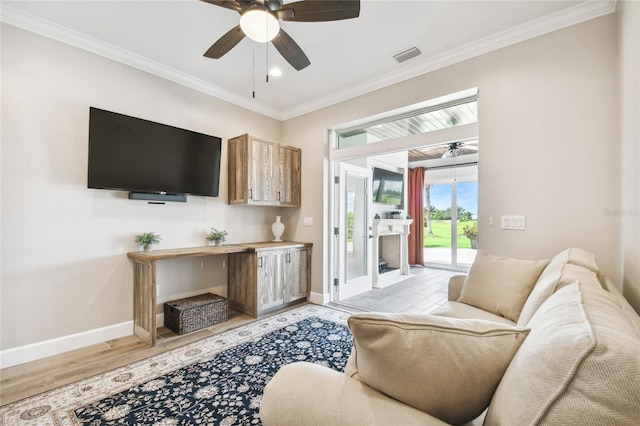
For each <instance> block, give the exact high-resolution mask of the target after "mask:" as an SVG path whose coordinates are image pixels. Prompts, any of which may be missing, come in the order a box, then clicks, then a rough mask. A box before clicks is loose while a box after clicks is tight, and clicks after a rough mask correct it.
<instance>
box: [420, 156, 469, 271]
mask: <svg viewBox="0 0 640 426" xmlns="http://www.w3.org/2000/svg"><path fill="white" fill-rule="evenodd" d="M465 169H466V170H465ZM476 170H477V167H476V166H470V167H460V168H458V169H457V170H454V169H445V170H442V169H439V170H434V171H430V170H428V169H427V172H426V175H425V203H424V205H425V216H424V226H425V230H424V261H425V265H427V266H433V267H444V268H451V269H461V270H465V269H467V268H468V267H469V266H471V264H472V263H473V261H474V259H475V256H476V251H477V221H478V182H477V171H476Z"/></svg>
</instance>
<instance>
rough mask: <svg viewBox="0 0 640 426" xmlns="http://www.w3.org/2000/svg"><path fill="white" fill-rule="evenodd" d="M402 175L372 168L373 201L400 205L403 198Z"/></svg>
mask: <svg viewBox="0 0 640 426" xmlns="http://www.w3.org/2000/svg"><path fill="white" fill-rule="evenodd" d="M403 191H404V175H403V174H402V173H397V172H392V171H390V170H386V169H381V168H379V167H374V168H373V202H374V203H383V204H391V205H394V206H401V205H402V200H403V198H404V193H403Z"/></svg>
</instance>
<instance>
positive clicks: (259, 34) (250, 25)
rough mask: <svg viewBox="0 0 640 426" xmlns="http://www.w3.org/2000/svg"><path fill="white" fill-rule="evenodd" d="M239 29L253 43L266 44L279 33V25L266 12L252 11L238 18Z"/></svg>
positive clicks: (260, 10)
mask: <svg viewBox="0 0 640 426" xmlns="http://www.w3.org/2000/svg"><path fill="white" fill-rule="evenodd" d="M240 28H242V31H243V32H244V33H245V35H246V36H247V37H249V38H250V39H251V40H253V41H257V42H259V43H266V42H268V41H271V40H273V39H274V38H275V36H277V35H278V33H279V32H280V24H279V23H278V20H277V19H276V17H275V16H273V15H272V14H270V13H269V12H268V11H266V10H262V9H252V10H249V11H247V12H245V13H243V14H242V16H241V17H240Z"/></svg>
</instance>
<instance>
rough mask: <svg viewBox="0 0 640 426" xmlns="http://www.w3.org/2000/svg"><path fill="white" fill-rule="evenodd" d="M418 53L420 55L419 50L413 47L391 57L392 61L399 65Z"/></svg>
mask: <svg viewBox="0 0 640 426" xmlns="http://www.w3.org/2000/svg"><path fill="white" fill-rule="evenodd" d="M420 53H422V52H420V49H418V48H417V47H415V46H414V47H411V48H409V49H406V50H403V51H402V52H399V53H396V54H395V55H393V59H395V60H396V61H398V63H401V62H404V61H407V60H409V59H411V58H415V57H416V56H418V55H419V54H420Z"/></svg>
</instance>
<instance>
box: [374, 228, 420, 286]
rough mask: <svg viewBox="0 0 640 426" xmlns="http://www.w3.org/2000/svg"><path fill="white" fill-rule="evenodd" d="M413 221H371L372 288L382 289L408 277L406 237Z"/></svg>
mask: <svg viewBox="0 0 640 426" xmlns="http://www.w3.org/2000/svg"><path fill="white" fill-rule="evenodd" d="M412 222H413V219H375V220H374V221H373V229H372V236H373V250H372V254H373V256H374V259H375V261H374V262H373V271H372V272H373V274H372V275H373V287H375V288H382V287H386V286H388V285H390V284H393V283H396V282H398V281H401V280H403V279H405V278H408V276H409V248H408V245H407V244H408V242H407V236H408V235H409V225H411V223H412Z"/></svg>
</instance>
